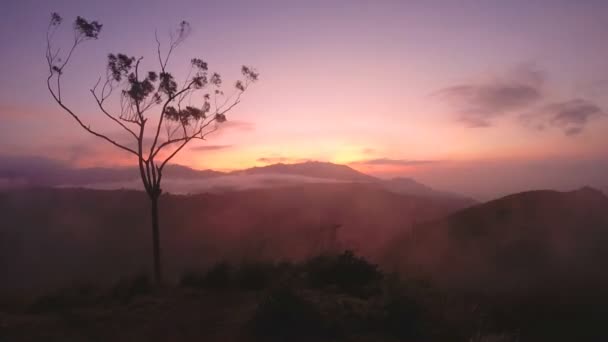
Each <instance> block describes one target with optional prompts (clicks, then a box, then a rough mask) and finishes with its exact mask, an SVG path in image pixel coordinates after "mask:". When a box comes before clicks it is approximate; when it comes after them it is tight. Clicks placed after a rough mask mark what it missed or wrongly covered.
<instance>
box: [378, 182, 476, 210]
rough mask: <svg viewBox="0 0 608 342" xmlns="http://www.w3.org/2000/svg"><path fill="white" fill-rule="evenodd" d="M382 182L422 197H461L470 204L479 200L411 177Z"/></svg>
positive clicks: (402, 191)
mask: <svg viewBox="0 0 608 342" xmlns="http://www.w3.org/2000/svg"><path fill="white" fill-rule="evenodd" d="M381 184H382V186H383V187H384V188H385V189H386V190H389V191H392V192H396V193H400V194H409V195H416V196H421V197H433V198H450V199H460V200H462V201H464V202H467V203H469V205H473V204H475V203H477V201H475V200H474V199H472V198H467V197H464V196H462V195H459V194H455V193H451V192H445V191H438V190H435V189H433V188H430V187H428V186H426V185H424V184H422V183H418V182H417V181H415V180H413V179H411V178H404V177H398V178H393V179H388V180H382V181H381Z"/></svg>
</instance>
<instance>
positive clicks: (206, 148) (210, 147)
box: [190, 145, 233, 151]
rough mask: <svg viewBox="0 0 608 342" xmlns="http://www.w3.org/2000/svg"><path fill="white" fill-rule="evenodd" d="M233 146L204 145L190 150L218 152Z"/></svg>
mask: <svg viewBox="0 0 608 342" xmlns="http://www.w3.org/2000/svg"><path fill="white" fill-rule="evenodd" d="M232 147H233V145H202V146H194V147H192V148H190V149H191V150H192V151H218V150H225V149H229V148H232Z"/></svg>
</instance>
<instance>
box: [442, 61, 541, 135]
mask: <svg viewBox="0 0 608 342" xmlns="http://www.w3.org/2000/svg"><path fill="white" fill-rule="evenodd" d="M544 79H545V77H544V74H543V73H542V72H540V71H538V70H537V69H535V68H533V67H529V66H528V67H522V68H519V69H516V70H515V71H514V72H512V73H511V74H510V75H509V76H508V77H505V78H504V79H499V80H496V81H493V82H487V83H479V84H460V85H455V86H451V87H447V88H444V89H441V90H439V91H438V92H437V93H435V95H437V96H439V97H441V98H442V99H444V100H446V101H448V102H449V103H451V104H452V105H453V106H454V107H455V109H456V111H457V112H458V115H459V121H461V122H462V123H464V124H465V125H467V126H469V127H488V126H491V125H492V121H493V120H494V119H495V118H497V117H500V116H503V115H505V114H509V113H512V112H514V111H519V110H522V109H525V108H527V107H529V106H531V105H533V104H534V103H536V102H537V101H539V100H540V99H541V98H542V89H541V88H542V85H543V83H544Z"/></svg>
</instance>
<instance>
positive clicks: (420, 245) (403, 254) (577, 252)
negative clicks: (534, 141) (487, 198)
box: [387, 188, 608, 291]
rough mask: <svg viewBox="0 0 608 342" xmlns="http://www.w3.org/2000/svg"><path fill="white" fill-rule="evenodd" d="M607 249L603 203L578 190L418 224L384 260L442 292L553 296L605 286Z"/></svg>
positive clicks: (597, 195)
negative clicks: (543, 291) (549, 290)
mask: <svg viewBox="0 0 608 342" xmlns="http://www.w3.org/2000/svg"><path fill="white" fill-rule="evenodd" d="M606 246H608V197H606V195H605V194H603V193H602V192H600V191H599V190H595V189H592V188H582V189H579V190H576V191H571V192H557V191H531V192H525V193H519V194H515V195H510V196H507V197H504V198H501V199H498V200H495V201H491V202H488V203H484V204H480V205H477V206H474V207H471V208H467V209H463V210H461V211H458V212H456V213H453V214H451V215H449V216H447V217H446V218H443V219H440V220H437V221H434V222H430V223H424V224H420V225H417V226H416V227H414V228H413V230H412V231H411V233H408V234H405V235H404V236H402V237H401V238H399V239H396V240H395V242H394V243H393V246H392V248H391V249H390V253H389V254H390V256H389V257H387V258H389V259H391V260H392V262H395V263H396V264H398V266H397V267H400V268H401V269H407V270H410V271H412V270H424V272H425V273H426V274H427V276H430V277H431V278H433V279H435V280H437V281H438V282H440V283H442V284H444V285H446V286H456V287H464V288H473V287H474V288H476V289H479V288H483V289H485V290H488V291H490V290H529V289H530V288H535V287H538V286H541V285H542V284H545V285H546V284H553V285H552V286H553V288H554V289H555V288H558V287H559V288H568V287H577V286H583V285H584V286H595V285H597V286H600V285H599V284H608V282H607V280H608V278H607V277H606V276H605V273H606V272H605V270H606V267H607V266H608V249H607V248H606ZM391 253H392V254H391Z"/></svg>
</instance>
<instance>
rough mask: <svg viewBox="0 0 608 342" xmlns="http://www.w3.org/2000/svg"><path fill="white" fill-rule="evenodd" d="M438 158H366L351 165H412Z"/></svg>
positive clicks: (435, 161) (431, 161)
mask: <svg viewBox="0 0 608 342" xmlns="http://www.w3.org/2000/svg"><path fill="white" fill-rule="evenodd" d="M437 162H439V161H438V160H410V159H390V158H377V159H366V160H357V161H354V162H350V163H349V164H351V165H384V166H387V165H390V166H412V165H422V164H432V163H437Z"/></svg>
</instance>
